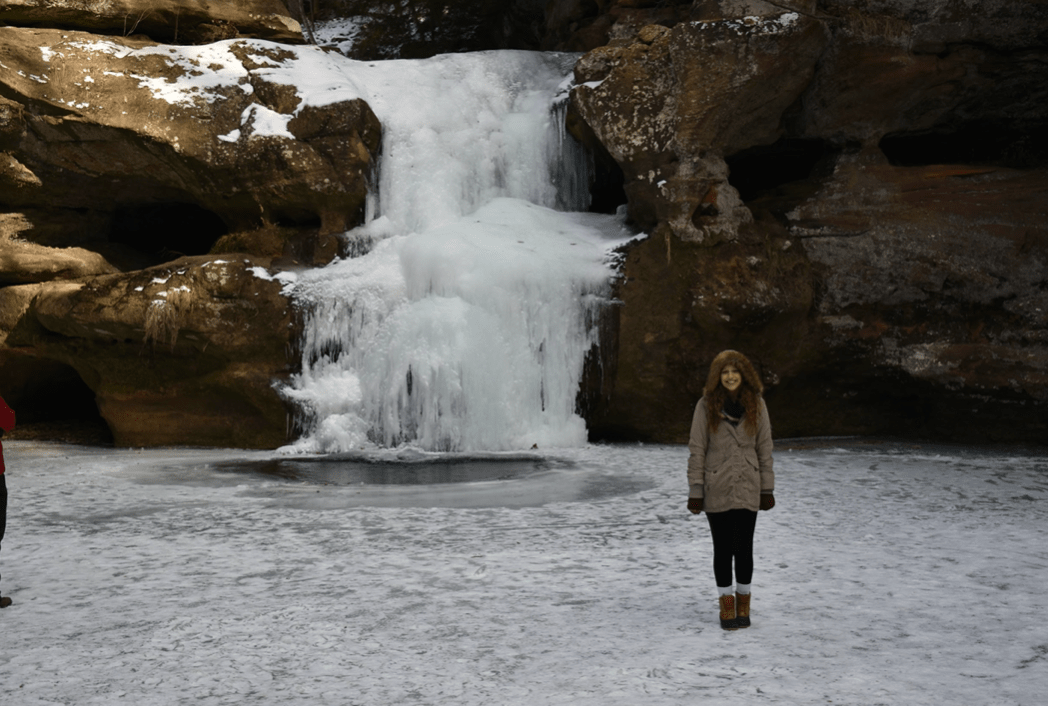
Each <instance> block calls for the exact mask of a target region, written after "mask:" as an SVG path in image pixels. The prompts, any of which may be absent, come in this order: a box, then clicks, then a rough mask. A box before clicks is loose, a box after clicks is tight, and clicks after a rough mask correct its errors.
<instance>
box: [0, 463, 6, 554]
mask: <svg viewBox="0 0 1048 706" xmlns="http://www.w3.org/2000/svg"><path fill="white" fill-rule="evenodd" d="M6 529H7V480H6V479H5V478H4V474H3V473H0V543H2V542H3V541H4V531H5V530H6Z"/></svg>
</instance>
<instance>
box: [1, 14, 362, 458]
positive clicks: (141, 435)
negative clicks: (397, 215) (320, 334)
mask: <svg viewBox="0 0 1048 706" xmlns="http://www.w3.org/2000/svg"><path fill="white" fill-rule="evenodd" d="M70 4H72V3H70ZM14 5H15V3H7V4H6V5H4V6H3V7H5V8H6V9H7V10H10V9H11V8H12V7H13V6H14ZM77 5H78V6H82V7H86V6H88V5H91V8H94V9H91V8H88V9H91V11H92V12H96V10H97V12H96V14H99V13H101V10H98V9H97V8H95V5H98V6H102V5H105V6H106V7H110V6H115V4H113V3H97V4H91V3H86V4H85V3H78V4H77ZM222 5H225V4H222ZM172 6H174V4H172ZM110 9H111V8H110ZM248 10H250V11H252V12H254V11H256V10H251V8H250V7H248ZM101 14H104V13H101ZM11 17H13V15H12V14H10V13H9V14H8V15H5V19H8V20H9V19H10V18H11ZM47 17H49V18H50V19H49V21H47V22H44V21H43V20H41V21H40V23H39V24H47V25H51V26H63V27H67V26H75V25H76V24H77V23H78V22H80V21H81V20H82V18H80V19H76V20H75V21H74V19H70V16H67V15H62V16H61V17H59V16H58V15H52V14H49V15H48V16H47ZM78 17H79V16H78ZM182 17H183V19H184V17H185V16H184V15H183V16H182ZM215 17H219V15H215V16H212V19H215ZM25 21H28V20H25ZM34 22H35V21H34ZM143 22H145V19H144V18H143ZM85 26H96V25H92V24H90V23H87V24H86V25H85ZM140 30H141V28H140ZM180 31H181V30H180ZM180 38H181V39H186V40H187V41H188V39H187V37H185V36H182V37H180ZM330 57H331V55H330V54H327V53H325V52H323V51H322V50H320V49H318V48H316V47H296V46H282V45H278V44H274V43H272V42H267V41H261V40H252V39H231V40H225V41H220V42H216V43H213V44H209V45H207V46H203V47H187V46H170V45H161V44H157V43H155V42H153V41H151V40H147V39H144V38H142V36H141V34H137V35H136V36H135V37H134V38H130V37H112V36H102V35H97V34H91V33H87V32H80V31H74V30H69V29H50V28H44V27H13V26H7V27H0V390H3V392H4V395H5V398H7V399H9V400H10V401H11V403H12V404H14V405H15V406H16V408H17V409H18V410H19V416H20V419H21V420H22V421H24V422H29V423H30V425H32V424H33V423H36V422H40V423H51V422H55V421H62V420H64V419H66V417H69V418H75V419H80V420H81V421H82V420H83V419H84V418H85V417H90V416H92V415H93V416H94V418H96V419H98V420H99V425H101V420H104V423H105V425H106V426H108V429H109V432H110V435H111V437H112V439H113V441H115V442H116V443H118V444H121V445H157V444H186V445H221V446H245V447H275V446H278V445H281V444H283V443H284V442H286V441H287V423H286V410H285V405H284V402H283V400H282V399H281V397H280V396H279V394H278V393H277V391H276V390H275V389H274V382H275V381H279V380H280V379H282V377H283V376H286V375H287V374H288V367H287V366H288V358H287V356H288V351H289V349H291V348H292V347H293V345H294V341H295V340H296V339H295V337H294V335H293V333H294V331H293V328H292V326H291V323H292V322H291V313H290V309H289V304H288V301H287V300H286V297H285V296H284V294H282V290H283V284H282V283H281V282H278V281H276V280H274V279H272V278H271V277H270V276H269V274H268V272H269V270H267V269H265V268H269V267H270V265H271V263H272V262H273V260H274V259H279V261H280V262H281V265H280V267H284V268H287V267H291V266H295V265H296V263H297V264H300V265H304V266H309V265H320V264H325V263H327V262H329V261H330V260H331V259H332V258H333V257H335V256H336V255H337V242H338V241H337V237H336V236H337V235H338V234H340V233H342V232H343V231H345V230H346V229H347V228H348V227H350V226H353V225H355V224H357V223H358V222H359V221H360V219H361V218H362V216H363V207H364V202H365V199H366V196H367V189H368V180H369V178H370V174H371V171H372V169H373V165H374V163H375V159H376V158H377V153H378V150H379V146H380V140H381V128H380V126H379V124H378V121H377V119H376V118H375V116H374V114H373V113H372V112H371V109H370V108H369V107H368V105H367V104H366V102H365V101H364V100H363V99H362V98H361V97H360V95H359V92H358V91H356V89H355V88H354V87H353V85H352V82H351V81H349V80H347V79H346V77H345V76H343V75H342V74H341V73H339V70H338V68H337V66H336V65H334V64H333V63H332V62H331V61H330V60H329V59H330ZM336 58H337V59H338V60H339V61H344V60H343V59H342V58H341V57H336ZM304 67H308V68H304ZM293 74H294V75H299V76H301V75H309V76H310V77H311V79H315V80H317V81H324V80H325V79H326V80H327V81H328V83H327V84H326V87H325V89H324V90H321V91H318V92H314V93H309V91H308V90H307V91H301V90H300V88H299V87H298V86H296V85H294V83H295V82H294V81H293V80H292V79H291V78H290V76H291V75H293ZM209 252H214V253H230V254H229V255H226V256H222V257H217V256H215V255H206V253H209ZM187 253H188V254H190V255H193V256H194V257H189V258H184V257H182V256H183V255H185V254H187ZM243 253H255V254H254V255H250V254H249V255H245V254H243ZM158 263H173V264H163V265H159V268H158ZM278 269H279V268H278ZM273 271H274V272H277V271H278V270H276V269H275V270H273ZM56 391H57V392H58V393H60V394H56ZM61 415H66V416H61ZM99 415H100V417H99Z"/></svg>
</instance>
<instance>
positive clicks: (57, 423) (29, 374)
mask: <svg viewBox="0 0 1048 706" xmlns="http://www.w3.org/2000/svg"><path fill="white" fill-rule="evenodd" d="M3 362H4V366H3V367H4V374H3V375H0V379H2V380H3V383H4V398H5V400H6V401H7V402H8V403H9V404H10V405H11V406H12V407H14V408H15V409H16V410H17V411H18V425H17V426H16V427H15V429H14V431H13V432H12V433H11V434H10V435H8V438H11V439H37V440H48V441H64V442H67V443H82V444H92V445H98V444H110V443H112V441H113V436H112V434H111V432H110V431H109V427H108V426H107V425H106V422H105V420H104V419H103V418H102V415H101V414H99V411H98V405H97V403H96V401H95V393H94V392H93V391H92V390H91V388H89V387H88V386H87V384H86V383H85V382H84V381H83V379H82V378H81V377H80V375H79V374H77V372H76V370H75V369H74V368H73V367H72V366H70V365H66V364H64V363H60V362H58V361H54V360H48V359H45V358H37V357H35V356H19V355H13V356H10V357H7V358H5V359H4V361H3Z"/></svg>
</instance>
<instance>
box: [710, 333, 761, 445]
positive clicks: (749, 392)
mask: <svg viewBox="0 0 1048 706" xmlns="http://www.w3.org/2000/svg"><path fill="white" fill-rule="evenodd" d="M726 365H734V366H735V367H736V368H738V370H739V375H741V376H742V384H741V385H740V386H739V403H740V404H742V406H743V407H745V408H746V422H745V427H746V431H748V432H749V433H751V434H756V433H757V414H758V413H759V412H760V398H761V394H762V393H763V392H764V385H762V384H761V379H760V376H759V375H757V370H756V368H754V367H753V363H751V362H750V360H749V358H747V357H746V356H744V355H743V354H742V353H739V352H738V351H732V350H727V351H721V352H720V353H718V354H717V357H716V358H714V359H713V363H712V364H711V365H710V374H709V377H707V378H706V388H705V389H704V390H703V395H704V396H705V397H706V418H707V420H708V422H709V425H710V431H711V432H715V431H717V428H718V427H719V426H720V422H721V410H723V409H724V402H725V401H726V400H727V399H728V390H727V389H725V387H724V385H722V384H721V371H723V370H724V367H725V366H726Z"/></svg>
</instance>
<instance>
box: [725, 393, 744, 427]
mask: <svg viewBox="0 0 1048 706" xmlns="http://www.w3.org/2000/svg"><path fill="white" fill-rule="evenodd" d="M722 411H723V412H724V417H725V418H726V419H727V420H728V423H729V424H731V425H732V426H733V427H737V426H739V422H740V421H742V418H743V417H745V416H746V407H745V406H743V404H742V403H741V402H739V401H738V400H733V399H732V398H730V397H729V398H727V399H726V400H724V407H723V410H722Z"/></svg>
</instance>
